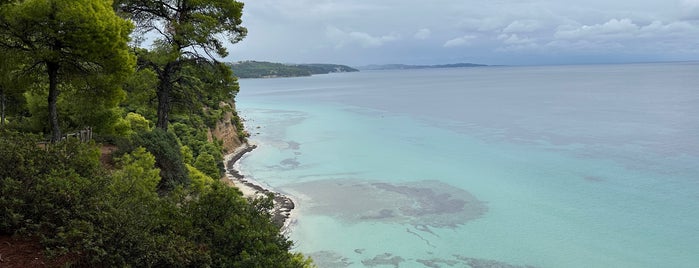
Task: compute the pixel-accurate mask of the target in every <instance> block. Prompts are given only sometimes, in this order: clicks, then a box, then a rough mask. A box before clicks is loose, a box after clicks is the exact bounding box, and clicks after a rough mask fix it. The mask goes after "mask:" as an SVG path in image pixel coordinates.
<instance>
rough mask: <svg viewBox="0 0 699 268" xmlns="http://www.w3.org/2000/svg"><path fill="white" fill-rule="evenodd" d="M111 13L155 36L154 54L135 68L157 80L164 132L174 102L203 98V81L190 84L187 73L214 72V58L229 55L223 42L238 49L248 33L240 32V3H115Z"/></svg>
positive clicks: (226, 0)
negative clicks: (206, 68) (202, 67)
mask: <svg viewBox="0 0 699 268" xmlns="http://www.w3.org/2000/svg"><path fill="white" fill-rule="evenodd" d="M114 7H115V8H116V9H117V10H120V11H121V12H122V15H123V16H125V17H127V18H129V19H131V20H133V21H134V22H136V25H137V26H138V28H139V30H141V31H143V32H144V33H145V32H151V31H153V32H155V33H156V34H158V35H159V37H158V38H157V39H156V40H155V41H154V42H153V44H154V45H153V50H152V51H150V52H149V51H139V52H140V53H139V54H140V55H139V65H140V66H141V67H142V68H148V69H151V70H152V71H153V72H154V73H156V74H157V77H158V86H157V88H156V94H155V95H156V97H157V102H158V105H157V122H156V127H158V128H162V129H165V130H167V129H168V125H169V120H170V118H169V117H170V112H171V108H172V104H173V102H175V103H177V102H178V101H182V100H192V99H197V98H191V96H195V95H197V93H199V92H202V91H201V88H202V87H201V86H200V83H199V81H198V80H201V79H202V78H204V76H201V75H196V76H194V77H196V78H197V79H195V80H191V79H189V78H190V77H192V76H190V75H189V74H190V73H192V72H195V73H196V72H198V71H197V70H196V68H195V69H191V67H190V66H195V67H199V66H200V65H207V64H209V65H212V66H214V67H215V65H216V63H215V60H213V55H216V56H219V57H225V56H227V55H228V51H227V49H226V46H225V45H224V42H223V41H222V40H221V37H226V39H227V41H229V42H230V43H237V42H239V41H240V40H242V39H243V38H244V37H245V35H246V34H247V29H245V27H242V26H241V23H242V21H241V17H242V11H243V3H241V2H238V1H233V0H206V1H201V0H177V1H176V0H165V1H140V0H117V1H115V3H114ZM200 51H201V52H200ZM220 77H221V76H220ZM204 84H207V83H206V82H204ZM208 84H212V83H208ZM178 95H179V97H178ZM183 96H184V97H183ZM187 96H189V98H188V97H187ZM196 106H198V105H195V106H194V107H196Z"/></svg>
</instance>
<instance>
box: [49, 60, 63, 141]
mask: <svg viewBox="0 0 699 268" xmlns="http://www.w3.org/2000/svg"><path fill="white" fill-rule="evenodd" d="M46 69H47V72H48V75H49V98H48V102H49V121H50V124H51V141H52V142H57V141H59V140H60V139H61V129H60V127H59V126H58V110H57V108H56V106H57V103H58V93H59V92H58V63H55V62H50V63H47V64H46Z"/></svg>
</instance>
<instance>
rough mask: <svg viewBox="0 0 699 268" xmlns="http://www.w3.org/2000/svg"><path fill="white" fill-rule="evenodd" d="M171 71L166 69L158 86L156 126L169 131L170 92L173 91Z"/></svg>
mask: <svg viewBox="0 0 699 268" xmlns="http://www.w3.org/2000/svg"><path fill="white" fill-rule="evenodd" d="M168 71H169V70H167V69H165V70H164V71H163V74H162V75H161V76H160V84H159V85H158V92H157V95H158V122H156V124H155V126H156V127H158V128H160V129H163V130H167V126H168V120H169V119H168V115H169V113H170V91H172V84H170V74H169V73H168Z"/></svg>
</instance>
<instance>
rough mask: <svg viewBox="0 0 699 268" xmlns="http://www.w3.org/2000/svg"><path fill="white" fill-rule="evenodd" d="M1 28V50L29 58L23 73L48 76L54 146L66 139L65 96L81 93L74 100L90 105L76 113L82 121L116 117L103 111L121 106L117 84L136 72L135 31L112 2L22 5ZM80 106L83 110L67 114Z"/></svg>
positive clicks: (1, 19) (9, 11)
mask: <svg viewBox="0 0 699 268" xmlns="http://www.w3.org/2000/svg"><path fill="white" fill-rule="evenodd" d="M0 25H1V26H2V27H0V47H2V48H3V49H4V50H6V51H7V52H9V53H17V54H19V55H20V56H21V57H23V58H26V59H27V64H26V65H25V66H26V69H24V70H23V71H24V72H34V73H36V74H43V76H44V77H45V78H46V79H47V83H48V84H42V86H43V87H44V89H45V90H47V91H48V103H47V104H48V105H47V106H48V123H49V125H50V126H51V132H52V134H53V135H52V140H53V141H57V140H58V139H59V138H60V137H61V130H60V129H61V127H60V126H59V124H60V123H59V117H58V111H57V105H58V96H59V92H61V91H65V90H75V91H77V92H79V93H75V94H73V97H80V98H79V99H78V100H76V101H77V102H78V103H81V104H85V105H87V107H86V109H88V111H90V112H89V113H83V112H84V111H76V112H75V113H74V115H78V116H86V118H79V119H77V120H78V121H80V120H87V121H89V122H91V123H97V122H101V121H103V120H104V119H115V118H117V117H115V116H113V115H114V113H113V112H110V111H106V112H105V111H103V110H105V109H106V110H109V109H110V108H113V107H115V106H116V104H117V103H118V101H119V99H120V96H123V93H121V90H120V89H119V87H118V85H119V84H120V83H121V81H122V80H123V79H124V78H125V77H126V76H127V75H128V74H129V73H130V72H131V71H132V70H133V68H132V66H133V65H134V64H135V59H134V58H133V56H132V55H131V54H130V53H129V51H128V47H127V42H128V40H129V38H128V35H129V33H130V32H131V29H132V28H133V26H132V25H131V24H130V23H129V22H128V21H126V20H124V19H121V18H119V17H118V16H116V14H115V13H114V11H113V10H112V7H111V5H110V2H109V1H105V0H98V1H94V0H73V1H61V0H27V1H21V2H18V3H16V4H8V5H5V6H3V8H2V9H1V10H0ZM61 85H63V86H64V87H63V88H61V89H59V87H60V86H61ZM75 107H82V106H78V105H74V106H70V107H68V109H73V108H75ZM78 109H82V108H78ZM92 115H95V118H90V116H92ZM73 120H76V119H73ZM96 127H98V128H102V127H103V126H101V125H100V126H96Z"/></svg>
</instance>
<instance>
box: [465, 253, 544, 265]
mask: <svg viewBox="0 0 699 268" xmlns="http://www.w3.org/2000/svg"><path fill="white" fill-rule="evenodd" d="M454 257H456V259H458V260H460V261H461V262H463V263H464V264H466V265H468V267H471V268H536V267H535V266H530V265H524V266H522V265H512V264H509V263H505V262H501V261H496V260H488V259H478V258H469V257H465V256H461V255H454Z"/></svg>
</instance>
